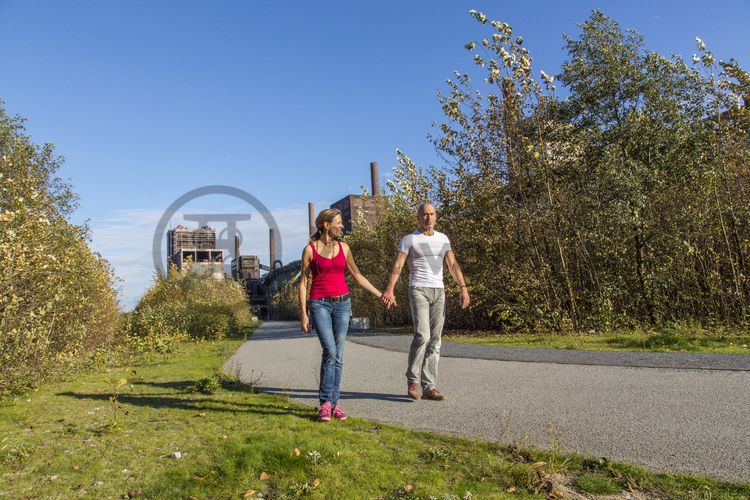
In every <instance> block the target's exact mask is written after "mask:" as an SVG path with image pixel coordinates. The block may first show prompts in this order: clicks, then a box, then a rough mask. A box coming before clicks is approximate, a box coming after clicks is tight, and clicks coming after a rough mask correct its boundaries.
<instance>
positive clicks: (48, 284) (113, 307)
mask: <svg viewBox="0 0 750 500" xmlns="http://www.w3.org/2000/svg"><path fill="white" fill-rule="evenodd" d="M23 132H24V128H23V120H22V119H21V118H19V117H10V116H8V115H7V114H6V113H5V110H4V109H3V107H2V101H0V333H2V336H0V365H2V367H3V368H2V372H1V373H0V394H2V393H9V392H17V391H22V390H24V389H26V388H28V387H31V386H33V385H35V384H38V383H39V382H41V381H42V380H44V379H45V378H46V377H48V376H51V375H54V374H56V373H59V372H60V371H62V370H65V369H68V368H70V367H72V366H75V365H78V364H80V363H82V362H84V361H85V360H87V359H88V358H90V357H91V356H93V355H94V353H95V352H96V351H97V349H98V348H101V347H103V346H107V345H109V344H110V343H111V342H112V340H113V337H114V332H115V329H116V324H117V321H118V316H119V314H118V311H117V300H116V292H115V289H114V284H115V277H114V273H113V272H112V270H111V268H110V267H109V264H108V262H107V261H106V260H104V259H103V258H102V257H101V256H100V255H99V254H97V253H95V252H93V251H92V250H91V248H89V246H88V237H89V232H88V228H86V227H81V226H75V225H72V224H70V223H69V222H68V220H67V218H68V217H70V215H71V214H72V212H73V210H74V208H75V204H76V195H75V193H73V191H72V188H71V186H69V185H68V184H66V183H64V182H62V181H61V180H60V179H59V178H58V177H57V176H56V175H55V173H56V171H57V170H58V168H59V167H60V165H61V164H62V159H61V158H60V157H58V156H55V154H54V148H53V146H52V145H51V144H46V145H44V146H42V147H39V146H37V145H34V144H32V142H31V140H30V138H29V137H28V136H27V135H25V134H24V133H23Z"/></svg>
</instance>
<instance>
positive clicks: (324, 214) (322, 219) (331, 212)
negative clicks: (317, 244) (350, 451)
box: [310, 208, 341, 241]
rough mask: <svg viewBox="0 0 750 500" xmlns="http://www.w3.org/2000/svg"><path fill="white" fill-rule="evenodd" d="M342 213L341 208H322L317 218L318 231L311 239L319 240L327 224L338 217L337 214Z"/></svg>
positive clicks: (316, 226)
mask: <svg viewBox="0 0 750 500" xmlns="http://www.w3.org/2000/svg"><path fill="white" fill-rule="evenodd" d="M340 215H341V210H339V209H338V208H326V209H325V210H321V211H320V213H319V214H318V216H317V217H316V218H315V228H316V229H317V231H315V232H314V233H313V234H312V236H310V241H317V240H319V239H320V237H321V236H323V231H325V226H324V225H323V224H325V223H326V222H328V223H329V224H330V223H331V222H333V219H335V218H336V216H340Z"/></svg>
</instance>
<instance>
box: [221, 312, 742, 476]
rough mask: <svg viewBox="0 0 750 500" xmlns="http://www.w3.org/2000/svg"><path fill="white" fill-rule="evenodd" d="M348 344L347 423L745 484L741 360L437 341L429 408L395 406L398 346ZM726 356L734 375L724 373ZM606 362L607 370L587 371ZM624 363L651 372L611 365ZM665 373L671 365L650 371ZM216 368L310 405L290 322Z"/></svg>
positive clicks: (381, 339) (304, 345) (354, 340)
mask: <svg viewBox="0 0 750 500" xmlns="http://www.w3.org/2000/svg"><path fill="white" fill-rule="evenodd" d="M349 340H350V341H349V342H347V344H346V353H345V362H344V378H343V384H342V400H341V405H342V408H343V409H344V410H345V411H347V412H348V413H349V414H350V415H351V416H353V417H360V418H364V419H368V420H373V421H380V422H387V423H392V424H398V425H402V426H405V427H409V428H413V429H423V430H429V431H435V432H440V433H443V434H453V435H460V436H464V437H469V438H479V439H483V440H487V441H495V442H503V443H510V442H513V441H517V442H519V443H521V445H525V446H534V447H539V448H549V447H550V441H553V442H555V443H557V444H555V446H556V448H557V449H558V450H559V451H562V452H573V451H577V452H583V453H588V454H591V455H593V456H604V457H607V458H610V459H613V460H620V461H626V462H631V463H635V464H639V465H643V466H646V467H649V468H650V469H652V470H656V471H664V472H682V473H691V474H701V475H708V476H714V477H719V478H723V479H730V480H739V481H750V433H749V432H748V429H750V411H749V410H748V409H749V408H750V371H748V365H747V361H746V360H743V359H742V358H743V356H730V357H727V356H728V355H719V356H704V355H698V356H697V357H696V355H690V354H687V355H686V354H679V353H676V354H670V353H665V354H656V355H655V356H652V355H651V354H653V353H636V354H633V355H632V357H630V356H629V354H628V353H597V352H588V351H587V352H581V353H578V352H577V351H549V350H537V349H531V350H529V349H521V350H516V349H512V348H511V349H508V348H497V347H487V346H478V345H466V344H457V343H452V342H446V345H445V346H444V351H443V353H444V356H443V358H442V359H441V361H440V379H439V386H440V388H441V389H443V390H444V391H445V392H446V394H447V395H448V399H447V400H446V401H443V402H435V401H427V400H421V401H412V400H411V399H409V398H408V397H407V396H406V378H405V375H404V371H405V370H406V354H404V352H405V350H406V348H407V346H408V343H409V341H410V337H409V336H398V335H368V334H356V333H355V334H352V336H351V337H350V338H349ZM374 346H377V347H374ZM462 349H466V351H462ZM527 351H533V352H527ZM514 352H515V353H514ZM644 354H647V355H646V356H644ZM459 355H460V356H462V357H456V356H459ZM555 355H560V356H561V357H554V356H555ZM610 355H611V356H613V357H611V358H607V356H610ZM507 356H520V358H519V357H516V358H514V359H512V360H507V359H505V358H506V357H507ZM523 356H527V358H523ZM545 356H549V358H546V360H545V358H544V357H545ZM568 356H573V357H568ZM575 356H581V357H578V358H576V357H575ZM598 356H604V357H598ZM725 357H726V359H732V358H734V359H735V361H734V363H736V364H735V365H725V364H723V363H725V361H722V360H723V359H724V358H725ZM749 357H750V356H749ZM614 360H620V361H617V364H618V366H606V365H594V364H592V363H594V362H600V363H601V362H613V361H614ZM634 360H640V361H637V362H638V363H645V361H643V360H647V361H648V362H649V363H650V365H648V366H649V367H648V368H641V367H634V366H622V364H623V363H626V362H630V363H634V362H636V361H634ZM655 360H661V361H662V362H661V363H656V362H655ZM664 360H666V361H664ZM675 360H676V361H675ZM688 360H690V361H688ZM527 361H532V362H527ZM665 363H671V364H669V367H668V368H664V367H660V366H664V364H665ZM712 363H718V364H712ZM654 366H656V368H655V367H654ZM730 366H733V367H731V368H730ZM717 367H718V369H717ZM225 369H226V370H227V371H230V372H236V373H237V374H238V375H239V377H240V379H242V380H245V381H251V380H252V381H255V382H256V385H257V386H258V387H259V389H260V390H262V391H264V392H268V393H272V394H279V395H284V396H287V397H289V398H291V399H292V400H294V401H297V402H300V403H303V404H307V405H310V406H317V404H318V395H317V387H318V373H319V369H320V344H319V343H318V339H317V337H316V336H315V335H310V334H302V333H301V332H300V331H299V326H298V324H297V323H296V322H268V323H265V324H264V325H263V326H262V327H261V328H259V329H258V330H257V331H256V333H255V334H254V335H253V336H252V337H251V339H250V340H249V341H248V342H246V343H245V344H243V345H242V347H241V348H240V349H239V350H238V351H237V353H236V354H235V355H234V356H233V357H232V358H231V359H230V360H229V361H228V362H227V364H226V365H225ZM322 425H323V424H322ZM328 425H346V423H345V422H344V423H342V422H332V423H330V424H328Z"/></svg>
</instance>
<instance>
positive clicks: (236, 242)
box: [234, 234, 240, 269]
mask: <svg viewBox="0 0 750 500" xmlns="http://www.w3.org/2000/svg"><path fill="white" fill-rule="evenodd" d="M234 258H235V259H237V268H238V269H239V266H240V235H239V234H235V235H234Z"/></svg>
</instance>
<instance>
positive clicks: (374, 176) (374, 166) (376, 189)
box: [370, 161, 380, 196]
mask: <svg viewBox="0 0 750 500" xmlns="http://www.w3.org/2000/svg"><path fill="white" fill-rule="evenodd" d="M370 181H371V184H372V195H373V196H378V195H379V194H380V182H379V181H378V162H376V161H373V162H370Z"/></svg>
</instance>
